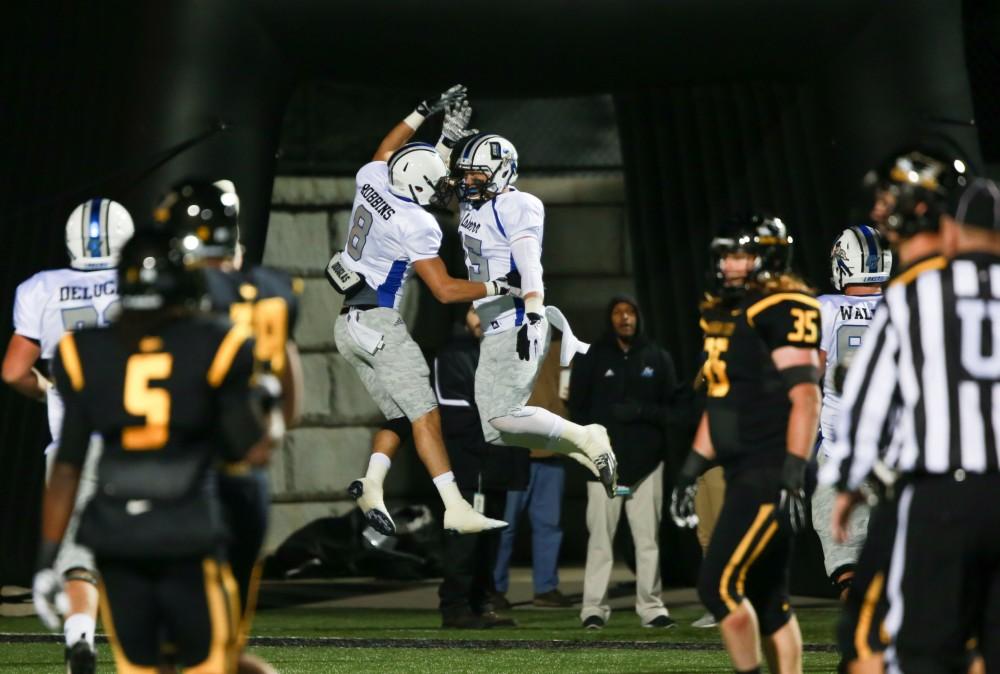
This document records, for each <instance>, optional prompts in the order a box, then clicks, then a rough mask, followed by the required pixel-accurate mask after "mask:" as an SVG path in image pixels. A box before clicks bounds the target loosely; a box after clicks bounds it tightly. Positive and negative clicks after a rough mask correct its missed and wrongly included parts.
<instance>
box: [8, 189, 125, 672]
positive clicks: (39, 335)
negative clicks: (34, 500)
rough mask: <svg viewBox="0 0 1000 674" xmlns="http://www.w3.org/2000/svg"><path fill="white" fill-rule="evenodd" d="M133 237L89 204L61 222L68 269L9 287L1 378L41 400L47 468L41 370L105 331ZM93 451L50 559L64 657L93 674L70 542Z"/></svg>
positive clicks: (87, 564) (87, 585) (88, 613)
mask: <svg viewBox="0 0 1000 674" xmlns="http://www.w3.org/2000/svg"><path fill="white" fill-rule="evenodd" d="M132 232H133V225H132V217H131V216H130V215H129V213H128V211H127V210H125V207H124V206H122V205H121V204H119V203H118V202H116V201H112V200H110V199H90V200H88V201H85V202H83V203H82V204H80V205H79V206H77V207H76V208H75V209H74V210H73V213H72V214H71V215H70V216H69V220H67V221H66V250H67V252H68V253H69V259H70V266H69V268H66V269H52V270H48V271H42V272H39V273H37V274H35V275H34V276H32V277H31V278H29V279H28V280H27V281H24V282H23V283H21V284H20V285H19V286H18V287H17V294H16V296H15V299H14V334H13V335H12V336H11V339H10V343H9V345H8V346H7V353H6V354H5V355H4V360H3V380H4V382H5V383H7V384H8V385H10V386H11V387H12V388H13V389H14V390H16V391H17V392H18V393H20V394H22V395H24V396H26V397H28V398H31V399H33V400H38V401H39V402H42V401H44V402H46V403H47V405H48V421H49V430H50V432H51V434H52V442H51V443H50V444H49V446H48V447H47V448H46V449H45V454H46V460H47V465H48V467H49V468H51V465H52V461H53V459H54V458H55V457H54V451H53V450H54V449H55V447H56V446H57V445H58V442H59V432H60V430H61V428H62V418H63V403H62V399H61V398H60V397H59V394H58V393H57V392H56V390H55V388H53V387H52V384H51V382H50V381H49V379H48V378H47V376H46V375H45V374H43V373H42V372H41V369H46V367H45V366H44V365H42V366H41V369H40V368H39V365H41V364H40V363H39V361H40V360H41V361H42V362H43V363H45V362H47V361H48V360H49V359H51V358H52V356H53V355H54V353H55V350H56V347H57V346H58V344H59V340H60V339H61V338H62V336H63V334H64V333H65V332H66V331H69V330H78V329H80V328H84V327H93V326H102V325H107V324H108V323H109V322H110V321H111V320H113V319H114V318H115V315H116V314H117V313H118V310H119V303H118V283H117V277H116V274H117V272H116V270H115V267H116V266H117V264H118V254H119V251H120V250H121V248H122V246H123V245H125V242H126V241H128V239H129V238H131V236H132ZM99 455H100V451H99V447H97V446H95V445H94V444H93V442H92V445H91V450H90V451H89V452H88V457H87V465H86V467H85V469H84V473H83V477H82V479H81V482H80V489H79V492H78V494H77V501H76V510H75V511H74V513H73V520H72V521H71V523H70V529H69V532H68V534H67V536H66V542H65V543H64V544H63V546H62V549H61V550H60V553H59V558H58V559H57V561H56V570H57V571H58V572H59V573H60V574H62V576H63V578H64V579H65V581H66V596H67V598H68V600H69V601H68V610H67V611H66V620H65V622H64V623H63V630H64V632H65V636H66V658H67V663H68V666H69V670H70V671H71V672H73V674H78V673H80V672H93V671H94V667H95V666H96V665H95V652H94V628H95V619H96V617H97V587H96V583H97V578H96V576H95V572H94V560H93V557H92V556H91V555H90V552H89V551H88V550H86V549H85V548H82V547H80V546H78V545H76V544H74V543H73V533H74V532H75V530H76V525H77V522H78V513H79V512H80V511H81V510H82V506H83V505H85V504H86V502H87V500H89V498H90V495H91V494H92V493H93V488H94V478H95V469H96V462H97V460H98V458H99Z"/></svg>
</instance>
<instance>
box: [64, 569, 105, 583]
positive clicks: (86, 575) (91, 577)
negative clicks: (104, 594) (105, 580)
mask: <svg viewBox="0 0 1000 674" xmlns="http://www.w3.org/2000/svg"><path fill="white" fill-rule="evenodd" d="M63 580H65V581H67V582H69V581H71V580H79V581H81V582H84V583H90V584H91V585H93V586H94V587H97V574H96V573H95V572H94V571H91V570H90V569H85V568H83V567H81V566H76V567H73V568H72V569H69V570H67V571H66V572H65V573H64V574H63Z"/></svg>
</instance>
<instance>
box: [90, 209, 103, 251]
mask: <svg viewBox="0 0 1000 674" xmlns="http://www.w3.org/2000/svg"><path fill="white" fill-rule="evenodd" d="M102 201H103V199H91V200H90V222H88V223H87V233H86V238H87V253H88V255H89V256H90V257H102V253H101V202H102Z"/></svg>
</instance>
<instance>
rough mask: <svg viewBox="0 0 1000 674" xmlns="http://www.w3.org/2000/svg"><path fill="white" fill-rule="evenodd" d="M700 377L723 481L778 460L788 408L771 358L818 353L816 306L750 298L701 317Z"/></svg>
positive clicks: (774, 297)
mask: <svg viewBox="0 0 1000 674" xmlns="http://www.w3.org/2000/svg"><path fill="white" fill-rule="evenodd" d="M701 328H702V330H703V331H704V334H705V342H704V352H705V353H704V356H705V362H704V365H703V366H702V374H703V375H704V377H705V382H706V384H707V387H708V396H707V413H708V423H709V430H710V433H711V437H712V444H713V446H714V447H715V452H716V455H717V457H718V461H719V463H720V464H721V465H722V466H723V467H724V468H725V470H726V473H727V474H734V473H738V472H740V471H742V470H745V469H746V468H751V467H753V468H757V467H765V466H780V465H781V463H782V461H784V457H785V453H786V451H787V448H786V444H787V443H786V437H787V432H788V415H789V412H790V410H791V403H790V402H789V400H788V391H787V389H786V387H785V383H784V381H783V380H782V378H781V375H780V374H779V373H778V370H777V368H776V367H775V365H774V362H773V361H772V360H771V353H772V352H773V351H774V350H775V349H779V348H781V347H784V346H792V347H799V348H804V349H818V348H819V339H820V329H821V323H820V313H819V302H818V301H817V300H816V299H815V298H814V297H812V296H811V295H809V294H806V293H802V292H776V293H771V294H763V293H762V292H760V291H751V292H750V293H748V294H747V296H746V297H745V298H743V300H742V301H740V302H738V303H734V304H728V305H727V304H725V303H719V304H716V305H714V306H710V307H708V308H706V309H704V310H703V311H702V318H701Z"/></svg>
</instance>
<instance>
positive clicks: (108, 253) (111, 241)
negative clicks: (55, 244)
mask: <svg viewBox="0 0 1000 674" xmlns="http://www.w3.org/2000/svg"><path fill="white" fill-rule="evenodd" d="M134 231H135V226H134V225H133V224H132V216H131V215H129V212H128V211H127V210H125V207H124V206H122V205H121V204H120V203H118V202H117V201H112V200H111V199H88V200H87V201H85V202H83V203H82V204H80V205H79V206H77V207H76V208H74V209H73V212H72V213H70V216H69V220H67V221H66V251H67V252H68V253H69V264H70V266H71V267H73V269H82V270H85V271H87V270H93V269H113V268H114V267H116V266H118V255H119V253H120V252H121V249H122V246H124V245H125V242H127V241H128V240H129V239H130V238H132V233H133V232H134Z"/></svg>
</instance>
